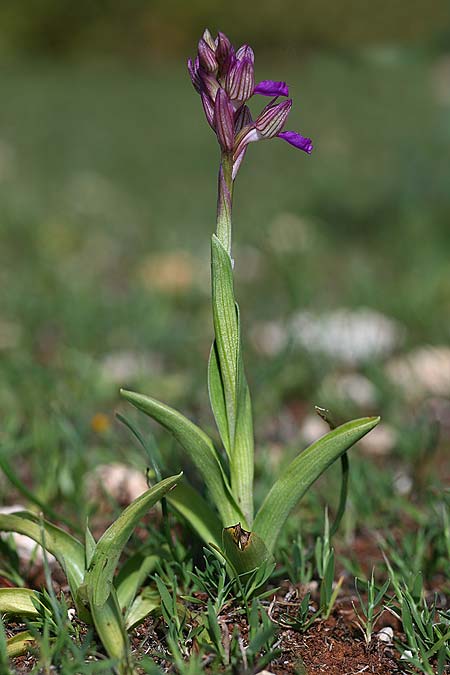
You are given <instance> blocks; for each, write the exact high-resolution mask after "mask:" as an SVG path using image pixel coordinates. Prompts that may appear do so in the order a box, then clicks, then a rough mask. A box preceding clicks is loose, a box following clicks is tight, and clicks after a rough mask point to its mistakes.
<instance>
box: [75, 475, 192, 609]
mask: <svg viewBox="0 0 450 675" xmlns="http://www.w3.org/2000/svg"><path fill="white" fill-rule="evenodd" d="M182 475H183V474H182V473H180V474H178V475H177V476H171V477H170V478H165V479H164V480H162V481H161V482H160V483H157V484H156V485H155V486H154V487H152V488H150V490H147V491H146V492H144V494H142V495H140V496H139V497H138V498H137V499H135V500H134V501H133V502H131V504H130V505H129V506H127V508H126V509H124V511H122V513H121V514H120V516H119V517H118V518H117V520H115V521H114V523H113V524H112V525H110V526H109V527H108V529H107V530H106V532H105V533H104V534H103V535H102V537H101V538H100V539H99V541H98V542H97V545H96V547H95V551H94V555H93V556H92V561H91V565H90V567H89V569H88V571H87V573H86V590H87V594H88V597H89V601H90V603H91V606H92V605H104V604H105V602H106V600H107V599H108V596H109V594H110V592H111V588H112V581H113V577H114V571H115V569H116V566H117V563H118V561H119V558H120V555H121V553H122V551H123V548H124V546H125V544H126V543H127V541H128V539H129V538H130V537H131V534H132V532H133V530H134V528H135V527H136V525H137V524H138V522H139V521H140V519H141V518H142V517H143V516H144V515H145V514H146V513H147V512H148V510H149V509H150V508H151V507H152V506H153V505H154V504H156V502H157V501H158V500H159V499H161V497H163V496H164V495H165V494H166V493H167V492H168V491H169V490H170V489H171V488H172V487H173V486H174V485H175V484H176V482H177V481H178V480H180V478H181V476H182Z"/></svg>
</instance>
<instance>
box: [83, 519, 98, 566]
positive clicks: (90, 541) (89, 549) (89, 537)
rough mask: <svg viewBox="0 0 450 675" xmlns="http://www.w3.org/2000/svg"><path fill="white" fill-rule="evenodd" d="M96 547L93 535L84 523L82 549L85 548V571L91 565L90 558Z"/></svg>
mask: <svg viewBox="0 0 450 675" xmlns="http://www.w3.org/2000/svg"><path fill="white" fill-rule="evenodd" d="M95 547H96V542H95V539H94V535H93V534H92V532H91V531H90V529H89V526H88V524H87V523H86V531H85V533H84V548H85V559H86V569H87V568H88V567H89V565H90V564H91V560H92V556H93V555H94V551H95Z"/></svg>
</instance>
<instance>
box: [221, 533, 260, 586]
mask: <svg viewBox="0 0 450 675" xmlns="http://www.w3.org/2000/svg"><path fill="white" fill-rule="evenodd" d="M222 540H223V551H224V552H225V557H226V559H227V561H228V562H230V563H231V565H232V567H233V568H234V570H235V571H236V572H237V574H239V575H241V574H247V573H248V572H253V570H255V569H258V568H259V567H260V566H261V565H262V564H264V563H266V562H271V560H272V555H271V553H270V552H269V551H268V549H267V546H266V544H265V542H264V541H263V540H262V539H261V537H259V536H258V535H257V534H256V533H255V532H247V531H246V530H244V529H243V528H242V527H241V526H240V524H239V523H238V524H237V525H235V526H233V527H227V528H225V529H224V530H223V533H222Z"/></svg>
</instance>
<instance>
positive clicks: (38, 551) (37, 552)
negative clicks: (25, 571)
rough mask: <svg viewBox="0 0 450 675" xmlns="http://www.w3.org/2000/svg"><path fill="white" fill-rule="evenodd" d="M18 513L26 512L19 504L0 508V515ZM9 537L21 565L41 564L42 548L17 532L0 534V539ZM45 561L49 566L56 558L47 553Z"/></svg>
mask: <svg viewBox="0 0 450 675" xmlns="http://www.w3.org/2000/svg"><path fill="white" fill-rule="evenodd" d="M18 511H26V508H25V507H24V506H22V505H21V504H13V505H11V506H2V507H0V513H2V514H6V515H9V514H13V513H17V512H18ZM9 536H12V538H13V540H14V544H15V547H16V550H17V555H18V556H19V559H20V561H21V562H22V563H25V564H27V563H29V562H30V560H34V561H35V562H38V563H40V564H42V561H43V559H44V556H43V555H42V547H41V546H40V545H39V544H38V543H37V542H35V541H34V539H31V537H27V536H25V535H24V534H18V533H17V532H3V533H1V534H0V538H3V539H7V538H8V537H9ZM47 561H48V563H49V565H53V564H54V563H56V558H55V557H54V556H53V555H52V554H51V553H48V552H47Z"/></svg>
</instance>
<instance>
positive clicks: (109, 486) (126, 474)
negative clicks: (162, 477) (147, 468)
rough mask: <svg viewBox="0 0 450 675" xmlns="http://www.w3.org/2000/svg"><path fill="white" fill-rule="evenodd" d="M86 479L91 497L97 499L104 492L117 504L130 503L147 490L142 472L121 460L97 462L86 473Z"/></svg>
mask: <svg viewBox="0 0 450 675" xmlns="http://www.w3.org/2000/svg"><path fill="white" fill-rule="evenodd" d="M86 481H87V493H88V495H89V497H90V498H91V499H98V498H99V496H101V494H102V492H103V493H105V492H106V493H107V494H108V495H110V496H111V497H113V499H115V500H116V501H117V502H119V504H130V503H131V502H132V501H133V500H134V499H136V498H137V497H139V496H140V495H141V494H142V493H143V492H145V491H146V490H148V485H147V480H146V477H145V474H144V472H143V471H138V470H137V469H135V468H133V467H132V466H127V465H126V464H122V463H121V462H112V463H111V464H99V465H98V466H96V467H95V469H94V470H93V471H92V472H90V473H89V474H88V476H87V479H86Z"/></svg>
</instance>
